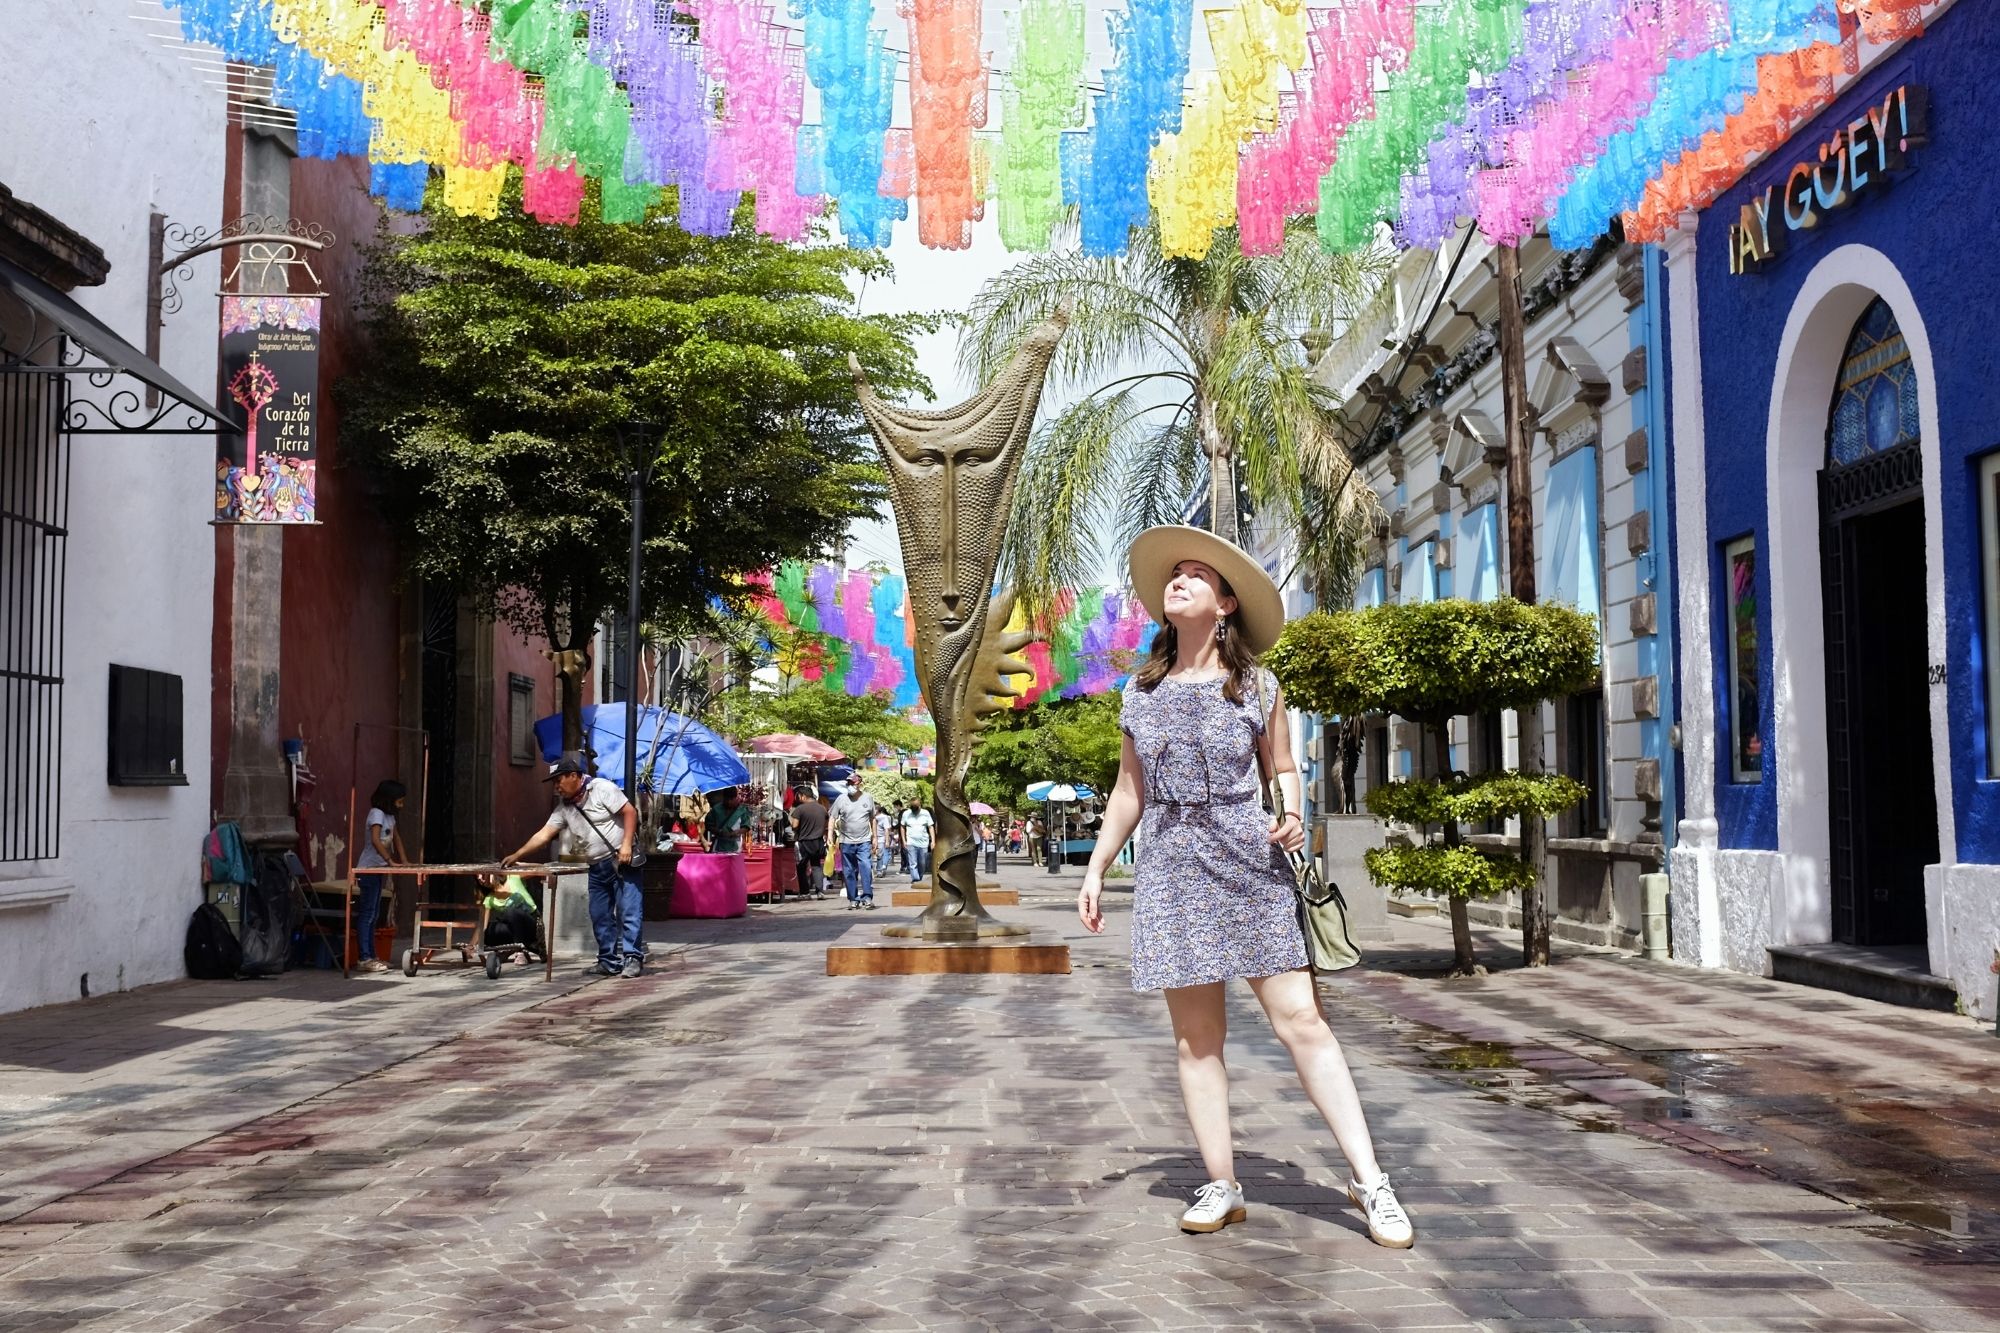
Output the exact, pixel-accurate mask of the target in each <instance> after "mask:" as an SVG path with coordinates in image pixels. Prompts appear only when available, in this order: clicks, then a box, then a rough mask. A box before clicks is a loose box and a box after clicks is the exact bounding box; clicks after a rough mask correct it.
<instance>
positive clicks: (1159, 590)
mask: <svg viewBox="0 0 2000 1333" xmlns="http://www.w3.org/2000/svg"><path fill="white" fill-rule="evenodd" d="M1183 560H1199V561H1201V563H1202V564H1204V565H1207V566H1208V567H1209V568H1211V569H1213V570H1214V571H1215V572H1216V573H1218V574H1220V575H1222V577H1223V580H1224V581H1225V582H1227V583H1228V584H1229V590H1230V592H1232V593H1233V594H1235V597H1236V626H1237V628H1238V629H1240V630H1241V631H1242V632H1243V639H1244V642H1246V643H1247V644H1249V645H1250V651H1251V652H1253V653H1263V652H1266V651H1268V650H1269V649H1270V647H1271V645H1272V644H1274V643H1276V642H1277V641H1278V632H1279V631H1280V630H1282V629H1283V628H1284V627H1285V599H1284V598H1283V597H1281V596H1280V595H1279V594H1278V585H1277V584H1275V583H1273V582H1272V581H1271V576H1270V575H1269V574H1266V573H1265V572H1264V567H1263V566H1262V565H1260V564H1258V563H1257V562H1256V561H1255V560H1252V559H1251V558H1250V556H1249V554H1248V553H1247V552H1245V551H1244V550H1243V548H1242V547H1240V546H1237V545H1235V544H1234V543H1232V542H1226V541H1224V540H1223V539H1222V538H1220V537H1218V536H1216V535H1215V534H1214V533H1212V532H1203V531H1202V530H1201V529H1200V528H1183V527H1174V526H1167V527H1158V528H1147V529H1146V530H1145V531H1144V532H1142V533H1140V534H1139V536H1138V537H1137V538H1136V539H1135V540H1134V541H1133V543H1132V548H1131V549H1130V550H1129V551H1127V552H1126V553H1125V564H1126V568H1127V569H1129V570H1130V571H1131V576H1132V590H1133V591H1134V592H1135V593H1137V594H1138V597H1139V602H1140V604H1141V605H1143V606H1144V607H1145V608H1146V614H1147V615H1149V616H1151V617H1152V618H1153V620H1154V622H1155V623H1156V624H1161V625H1164V624H1166V623H1167V618H1166V612H1165V604H1166V600H1167V581H1168V580H1169V579H1171V578H1173V576H1174V566H1175V565H1178V564H1179V563H1180V562H1181V561H1183Z"/></svg>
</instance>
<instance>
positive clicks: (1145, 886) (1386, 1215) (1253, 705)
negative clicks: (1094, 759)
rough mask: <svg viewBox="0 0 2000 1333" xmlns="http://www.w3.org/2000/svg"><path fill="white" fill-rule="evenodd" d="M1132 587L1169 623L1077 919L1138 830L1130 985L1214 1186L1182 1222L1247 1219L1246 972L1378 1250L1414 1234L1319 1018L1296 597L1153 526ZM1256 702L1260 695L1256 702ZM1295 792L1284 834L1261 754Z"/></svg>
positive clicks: (1145, 675)
mask: <svg viewBox="0 0 2000 1333" xmlns="http://www.w3.org/2000/svg"><path fill="white" fill-rule="evenodd" d="M1127 561H1128V563H1129V565H1130V568H1131V575H1132V587H1133V589H1134V590H1135V591H1136V592H1137V594H1138V596H1139V600H1140V601H1141V602H1142V603H1144V605H1145V607H1146V610H1147V611H1148V612H1149V613H1150V614H1151V615H1152V617H1153V620H1154V621H1155V622H1156V623H1158V624H1159V625H1160V626H1161V629H1160V631H1159V632H1158V633H1156V634H1155V635H1154V636H1153V645H1152V650H1151V652H1150V653H1149V654H1148V656H1147V658H1146V660H1145V661H1144V662H1143V663H1142V664H1141V666H1140V667H1139V669H1138V671H1137V672H1135V673H1134V675H1133V678H1132V681H1131V683H1130V684H1129V685H1127V686H1126V687H1125V702H1124V712H1123V715H1122V719H1121V724H1120V725H1121V728H1122V730H1123V731H1124V733H1125V736H1124V748H1123V753H1122V757H1121V759H1120V762H1119V768H1118V781H1117V784H1116V785H1115V786H1114V787H1113V789H1112V792H1111V797H1110V800H1109V802H1108V803H1107V804H1106V807H1105V812H1104V826H1103V831H1102V834H1101V835H1100V837H1099V838H1098V841H1097V848H1096V850H1095V851H1094V852H1093V853H1092V854H1091V858H1090V867H1089V869H1088V870H1087V871H1086V872H1085V874H1084V878H1083V887H1082V889H1081V890H1080V891H1079V892H1078V894H1077V915H1078V916H1079V917H1080V918H1082V920H1083V924H1084V926H1085V928H1086V929H1088V930H1090V931H1092V932H1093V933H1096V932H1100V931H1102V930H1103V929H1104V913H1103V909H1102V895H1103V892H1104V870H1105V867H1106V866H1108V865H1110V864H1111V860H1112V858H1113V857H1114V856H1116V855H1117V854H1118V850H1119V848H1121V847H1122V846H1124V844H1125V842H1126V840H1127V839H1128V838H1130V837H1131V836H1132V833H1133V831H1134V830H1135V829H1137V828H1139V826H1140V820H1141V817H1142V815H1143V817H1144V821H1145V824H1144V836H1143V837H1142V838H1141V840H1140V845H1139V857H1138V871H1137V879H1136V883H1135V886H1134V893H1133V901H1132V987H1133V989H1134V990H1141V991H1147V990H1161V991H1164V992H1165V993H1166V1000H1167V1013H1168V1015H1169V1017H1170V1019H1171V1020H1172V1023H1173V1029H1174V1041H1175V1044H1176V1046H1177V1047H1178V1050H1179V1065H1180V1083H1181V1098H1182V1100H1183V1101H1184V1102H1185V1103H1186V1105H1187V1112H1188V1121H1189V1124H1190V1125H1191V1126H1192V1127H1193V1129H1194V1137H1195V1143H1196V1145H1197V1146H1198V1147H1199V1149H1200V1151H1201V1158H1202V1164H1203V1167H1204V1169H1205V1170H1206V1171H1207V1172H1208V1176H1209V1183H1208V1184H1206V1185H1203V1186H1202V1187H1201V1189H1200V1190H1199V1191H1198V1192H1197V1193H1196V1195H1195V1200H1194V1204H1193V1206H1191V1207H1190V1208H1189V1209H1188V1210H1187V1212H1186V1213H1185V1214H1184V1215H1183V1216H1182V1218H1181V1230H1183V1231H1193V1232H1208V1231H1217V1230H1220V1229H1221V1228H1222V1227H1224V1226H1227V1225H1228V1224H1229V1223H1231V1222H1241V1221H1242V1220H1243V1219H1244V1217H1245V1209H1244V1201H1243V1190H1242V1187H1241V1186H1240V1185H1239V1184H1238V1183H1237V1181H1236V1175H1235V1169H1234V1160H1235V1150H1234V1148H1233V1146H1232V1144H1231V1142H1230V1133H1229V1076H1228V1074H1227V1072H1226V1071H1225V1069H1224V1067H1223V1061H1222V1042H1223V1034H1224V1032H1225V1031H1226V1026H1227V1024H1226V1016H1225V1006H1224V994H1223V987H1224V985H1225V984H1226V983H1227V982H1228V981H1230V980H1231V979H1233V978H1235V977H1246V978H1248V979H1249V982H1250V988H1251V990H1252V991H1253V992H1254V993H1255V994H1256V996H1257V1000H1258V1002H1259V1003H1260V1004H1262V1005H1263V1006H1264V1012H1265V1014H1266V1015H1267V1016H1268V1017H1269V1018H1270V1020H1271V1026H1272V1027H1273V1028H1274V1029H1275V1030H1276V1031H1277V1034H1278V1039H1279V1040H1280V1041H1281V1042H1283V1043H1284V1045H1285V1049H1286V1050H1287V1051H1288V1052H1289V1053H1290V1054H1291V1057H1292V1063H1293V1064H1294V1065H1295V1066H1296V1067H1297V1069H1298V1073H1299V1081H1300V1083H1301V1084H1303V1085H1304V1087H1305V1090H1306V1095H1307V1096H1309V1097H1310V1098H1312V1102H1313V1105H1314V1106H1316V1107H1318V1108H1319V1111H1320V1114H1321V1115H1323V1116H1325V1117H1326V1120H1327V1123H1328V1125H1329V1126H1330V1127H1331V1128H1332V1130H1333V1136H1334V1140H1335V1142H1337V1143H1338V1144H1339V1145H1340V1151H1341V1153H1342V1154H1343V1155H1344V1156H1345V1157H1346V1158H1347V1161H1348V1165H1349V1167H1350V1177H1349V1181H1348V1185H1347V1193H1348V1197H1349V1198H1351V1199H1352V1200H1353V1201H1354V1202H1355V1204H1356V1205H1357V1206H1358V1207H1360V1209H1361V1211H1362V1213H1363V1214H1364V1215H1365V1216H1366V1217H1367V1219H1368V1234H1369V1236H1370V1237H1371V1238H1372V1239H1374V1241H1375V1242H1376V1243H1377V1244H1380V1245H1387V1246H1391V1247H1394V1248H1398V1249H1404V1248H1408V1247H1409V1246H1410V1244H1411V1243H1412V1242H1413V1240H1414V1238H1415V1232H1414V1229H1413V1228H1412V1227H1411V1225H1410V1220H1409V1217H1408V1215H1407V1214H1405V1213H1404V1211H1403V1209H1402V1206H1401V1205H1400V1204H1399V1203H1398V1202H1397V1201H1396V1192H1395V1190H1394V1189H1393V1188H1391V1186H1390V1184H1389V1178H1388V1176H1386V1175H1385V1174H1383V1172H1382V1170H1381V1168H1380V1167H1379V1166H1377V1165H1376V1162H1375V1149H1374V1145H1373V1143H1372V1142H1371V1140H1370V1138H1369V1134H1368V1122H1367V1120H1366V1118H1365V1117H1364V1116H1363V1114H1362V1110H1361V1099H1360V1097H1359V1095H1358V1094H1357V1093H1356V1092H1355V1089H1354V1079H1353V1077H1352V1075H1350V1074H1349V1073H1348V1069H1347V1061H1346V1059H1345V1058H1344V1057H1343V1056H1342V1054H1341V1051H1340V1043H1339V1042H1338V1041H1337V1040H1335V1039H1334V1035H1333V1033H1332V1031H1331V1030H1329V1029H1328V1027H1327V1025H1326V1019H1325V1018H1324V1017H1323V1016H1322V1015H1321V1014H1320V1010H1319V1000H1318V996H1317V995H1316V993H1315V992H1314V989H1313V978H1312V973H1311V971H1310V970H1308V968H1307V958H1306V948H1305V939H1304V936H1303V935H1302V934H1301V932H1300V929H1299V924H1298V918H1297V915H1296V909H1295V906H1294V895H1293V887H1292V885H1293V880H1292V872H1291V869H1290V867H1289V865H1288V864H1287V863H1286V860H1285V854H1286V853H1289V852H1295V851H1298V850H1300V849H1301V848H1303V847H1304V845H1305V830H1304V827H1303V821H1302V820H1301V818H1300V816H1299V813H1298V811H1299V775H1298V769H1297V768H1296V766H1295V765H1294V764H1293V761H1292V752H1291V739H1290V729H1289V728H1288V727H1287V726H1286V725H1285V711H1284V707H1285V706H1284V699H1283V697H1282V695H1281V694H1280V692H1279V691H1278V688H1277V683H1276V682H1275V681H1274V680H1272V679H1271V678H1270V676H1269V674H1268V673H1266V672H1263V671H1262V670H1260V669H1259V667H1258V666H1257V655H1258V654H1259V653H1261V652H1263V651H1264V650H1266V649H1268V648H1269V647H1270V646H1271V645H1272V644H1273V643H1275V642H1276V641H1277V637H1278V631H1279V630H1280V629H1281V628H1283V625H1284V619H1285V616H1284V603H1283V601H1282V599H1281V598H1280V597H1279V595H1278V590H1277V588H1276V586H1275V585H1273V584H1272V582H1271V580H1270V577H1269V576H1268V575H1266V574H1265V573H1264V571H1263V569H1262V568H1260V567H1259V566H1258V565H1257V563H1256V562H1255V561H1253V560H1251V559H1250V557H1249V556H1247V555H1245V554H1244V553H1243V552H1242V551H1241V550H1239V549H1238V548H1237V547H1235V546H1233V545H1231V544H1230V543H1228V542H1226V541H1223V540H1222V539H1221V538H1219V537H1216V536H1214V535H1212V534H1210V533H1206V532H1202V531H1200V530H1198V529H1195V528H1179V527H1162V528H1152V529H1149V530H1147V531H1146V532H1144V533H1142V534H1140V536H1139V539H1138V540H1137V541H1135V542H1133V543H1132V548H1131V551H1130V552H1129V553H1128V556H1127ZM1260 700H1261V702H1260ZM1260 747H1261V748H1262V749H1263V750H1264V753H1265V757H1266V762H1267V763H1268V767H1269V770H1270V772H1271V773H1272V774H1273V775H1274V776H1275V777H1276V779H1277V782H1278V785H1279V787H1280V789H1281V790H1282V792H1283V795H1284V810H1285V815H1284V817H1283V818H1282V819H1281V820H1279V821H1278V822H1277V824H1276V826H1275V827H1273V826H1272V824H1271V821H1270V820H1269V817H1268V816H1266V815H1265V813H1264V812H1263V810H1262V809H1260V807H1259V800H1258V797H1259V790H1260V781H1259V756H1258V751H1259V749H1260Z"/></svg>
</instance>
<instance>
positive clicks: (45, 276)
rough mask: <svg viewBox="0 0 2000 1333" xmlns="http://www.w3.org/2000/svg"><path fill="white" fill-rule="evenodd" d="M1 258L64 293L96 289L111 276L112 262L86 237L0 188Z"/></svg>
mask: <svg viewBox="0 0 2000 1333" xmlns="http://www.w3.org/2000/svg"><path fill="white" fill-rule="evenodd" d="M0 255H4V256H5V257H6V258H8V259H11V260H12V261H14V262H15V263H16V264H19V265H20V266H21V267H22V268H24V269H26V270H28V272H30V273H32V274H34V275H35V276H36V277H38V278H40V279H41V280H42V281H43V282H46V283H48V284H49V285H50V286H51V287H54V288H55V289H56V290H57V291H63V292H67V291H74V290H75V289H76V288H78V287H95V286H97V285H99V284H100V283H102V282H103V281H104V279H105V278H106V277H107V276H109V274H110V272H111V261H110V260H108V259H106V258H105V257H104V251H102V250H100V249H99V248H98V247H97V245H96V244H95V243H94V242H92V241H91V240H90V238H89V237H87V236H85V235H84V234H83V233H82V232H80V231H77V230H76V229H75V228H73V227H68V226H65V225H63V224H62V223H61V222H59V221H58V220H57V219H56V218H55V216H54V215H53V214H51V213H48V212H45V211H44V210H42V209H39V208H36V207H35V206H34V205H33V204H31V203H28V202H27V201H26V200H23V199H18V198H16V197H15V195H14V192H13V191H12V190H10V189H8V188H7V187H6V186H5V185H0Z"/></svg>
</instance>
